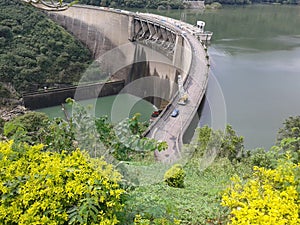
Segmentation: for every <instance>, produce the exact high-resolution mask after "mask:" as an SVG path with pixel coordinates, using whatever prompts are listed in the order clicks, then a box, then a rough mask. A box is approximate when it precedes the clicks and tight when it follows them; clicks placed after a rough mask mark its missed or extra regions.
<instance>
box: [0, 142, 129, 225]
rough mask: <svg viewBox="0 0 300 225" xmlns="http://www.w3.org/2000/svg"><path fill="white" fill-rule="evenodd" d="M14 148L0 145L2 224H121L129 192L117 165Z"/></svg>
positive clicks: (75, 155)
mask: <svg viewBox="0 0 300 225" xmlns="http://www.w3.org/2000/svg"><path fill="white" fill-rule="evenodd" d="M12 144H13V142H12V141H9V142H0V224H24V225H27V224H28V225H29V224H51V225H52V224H53V225H54V224H89V225H92V224H100V225H105V224H109V225H113V224H117V223H118V219H117V216H116V214H117V212H118V211H120V210H121V208H122V204H121V200H120V198H121V195H122V193H123V192H124V191H123V190H122V189H121V188H119V185H118V182H119V181H120V179H121V177H120V174H119V173H118V172H116V171H115V170H114V169H113V167H112V165H109V164H107V163H106V162H105V161H103V160H99V159H90V158H89V157H88V156H85V155H84V154H83V153H82V152H80V151H79V150H76V151H74V152H72V153H71V154H69V155H67V154H65V153H50V152H43V151H41V149H42V147H43V146H42V145H35V146H28V145H24V144H19V145H14V147H12Z"/></svg>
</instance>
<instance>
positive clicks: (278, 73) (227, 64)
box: [151, 5, 300, 148]
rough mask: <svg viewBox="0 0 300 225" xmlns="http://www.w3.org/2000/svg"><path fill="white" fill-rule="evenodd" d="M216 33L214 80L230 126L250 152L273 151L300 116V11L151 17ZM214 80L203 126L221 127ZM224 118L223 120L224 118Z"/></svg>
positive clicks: (233, 10) (234, 10)
mask: <svg viewBox="0 0 300 225" xmlns="http://www.w3.org/2000/svg"><path fill="white" fill-rule="evenodd" d="M151 12H153V13H159V14H162V15H166V16H170V17H173V18H177V19H181V20H183V21H187V22H189V23H191V24H195V23H196V21H197V20H204V21H205V22H206V27H205V28H206V30H210V31H213V32H214V34H213V38H212V43H211V45H210V47H209V54H210V60H211V63H210V64H211V78H212V76H214V77H215V78H216V81H217V82H218V83H219V85H220V87H221V92H222V94H223V96H224V99H225V106H226V115H225V117H226V122H227V123H229V124H231V125H233V127H234V129H235V130H237V132H238V134H240V135H242V136H244V137H245V145H246V147H247V148H256V147H265V148H269V147H270V146H272V145H273V144H274V142H275V138H276V134H277V131H278V128H280V127H281V126H282V122H283V121H284V119H285V118H287V117H289V116H293V115H300V104H299V97H300V6H287V5H251V6H245V7H224V8H223V9H221V10H210V11H204V12H203V11H199V10H176V11H175V10H174V11H151ZM217 86H218V85H217V84H216V82H215V81H214V79H210V82H209V87H208V92H207V95H208V97H209V98H210V100H209V101H208V102H206V104H205V106H204V109H203V112H202V118H201V122H200V124H201V123H202V124H206V123H207V124H211V123H213V122H214V121H217V120H218V118H216V117H218V115H217V116H215V117H213V116H212V114H218V112H212V110H220V112H222V109H219V108H218V107H213V105H222V104H220V102H219V101H220V98H219V99H218V98H217V95H220V94H219V93H218V91H216V90H217ZM223 116H224V115H223Z"/></svg>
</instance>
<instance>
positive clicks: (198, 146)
mask: <svg viewBox="0 0 300 225" xmlns="http://www.w3.org/2000/svg"><path fill="white" fill-rule="evenodd" d="M243 142H244V138H243V137H242V136H237V134H236V132H235V131H234V130H233V128H232V127H231V126H230V125H227V126H226V130H225V132H223V131H220V130H217V131H214V130H213V129H212V128H210V127H208V126H204V127H201V128H197V129H196V133H195V136H194V140H193V141H192V143H191V144H190V146H189V148H190V149H192V151H194V155H197V156H198V157H204V158H205V157H208V156H209V157H213V156H214V157H213V158H223V157H226V158H228V159H229V160H230V161H231V162H234V161H239V160H240V159H241V158H243V157H245V156H246V155H245V150H244V145H243Z"/></svg>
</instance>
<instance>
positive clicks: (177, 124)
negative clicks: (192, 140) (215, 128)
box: [147, 14, 209, 163]
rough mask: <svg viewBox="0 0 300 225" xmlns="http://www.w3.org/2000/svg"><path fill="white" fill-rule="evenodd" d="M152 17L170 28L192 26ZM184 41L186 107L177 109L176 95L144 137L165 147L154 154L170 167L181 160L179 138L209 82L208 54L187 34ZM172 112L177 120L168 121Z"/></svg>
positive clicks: (197, 106)
mask: <svg viewBox="0 0 300 225" xmlns="http://www.w3.org/2000/svg"><path fill="white" fill-rule="evenodd" d="M147 16H151V14H147ZM154 16H155V17H156V18H158V17H159V18H164V19H165V21H166V23H170V25H171V26H174V25H176V24H178V23H180V24H183V25H184V26H186V27H189V26H192V25H190V24H186V23H183V22H181V21H176V20H173V19H170V18H166V17H162V16H156V15H154ZM185 38H187V40H188V41H189V43H190V45H191V49H192V62H191V65H190V70H189V73H188V76H187V79H186V81H185V83H184V89H185V90H186V92H187V94H188V98H189V100H188V103H187V104H186V105H179V104H178V103H177V102H178V100H179V95H178V94H177V95H176V96H175V99H174V100H173V102H171V104H172V105H171V107H170V108H169V109H168V110H166V112H165V113H164V114H163V115H162V117H161V118H159V120H158V121H156V124H155V125H154V126H153V127H152V129H151V130H150V132H149V133H148V134H147V137H150V138H155V139H156V140H161V141H166V142H167V143H168V149H167V150H165V151H162V152H155V156H156V158H157V160H159V161H161V162H166V163H172V162H175V161H176V160H178V159H180V158H181V152H180V150H181V147H182V145H183V143H182V137H183V135H184V132H185V131H186V130H187V128H188V127H189V125H190V123H191V122H192V120H193V118H194V116H195V115H196V113H197V110H198V108H199V106H200V103H201V101H202V99H203V97H204V94H205V91H206V87H207V82H208V70H209V67H208V59H207V58H206V56H207V53H206V51H205V50H204V47H203V46H202V44H201V43H200V41H198V40H197V38H196V37H194V36H193V35H192V34H190V33H186V34H185ZM175 108H176V109H179V115H178V116H177V117H171V113H172V111H173V109H175Z"/></svg>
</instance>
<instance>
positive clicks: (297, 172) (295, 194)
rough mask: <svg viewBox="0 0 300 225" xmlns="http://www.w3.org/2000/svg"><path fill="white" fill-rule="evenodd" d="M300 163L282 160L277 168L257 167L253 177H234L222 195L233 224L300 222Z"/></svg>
mask: <svg viewBox="0 0 300 225" xmlns="http://www.w3.org/2000/svg"><path fill="white" fill-rule="evenodd" d="M299 192H300V164H298V165H297V164H293V163H292V162H291V161H290V160H282V161H281V162H280V163H279V165H278V167H277V168H276V169H265V168H263V167H254V172H253V174H252V177H251V178H250V179H249V180H247V181H245V182H244V181H242V180H241V179H240V178H239V177H233V178H232V184H231V186H230V187H229V188H228V189H227V190H226V191H225V193H224V194H223V196H222V203H221V204H222V205H223V206H226V207H229V209H230V210H231V217H230V220H231V224H233V225H235V224H236V225H243V224H264V225H273V224H276V225H278V224H289V225H293V224H295V225H296V224H300V218H299V214H300V204H299V203H300V199H299Z"/></svg>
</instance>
